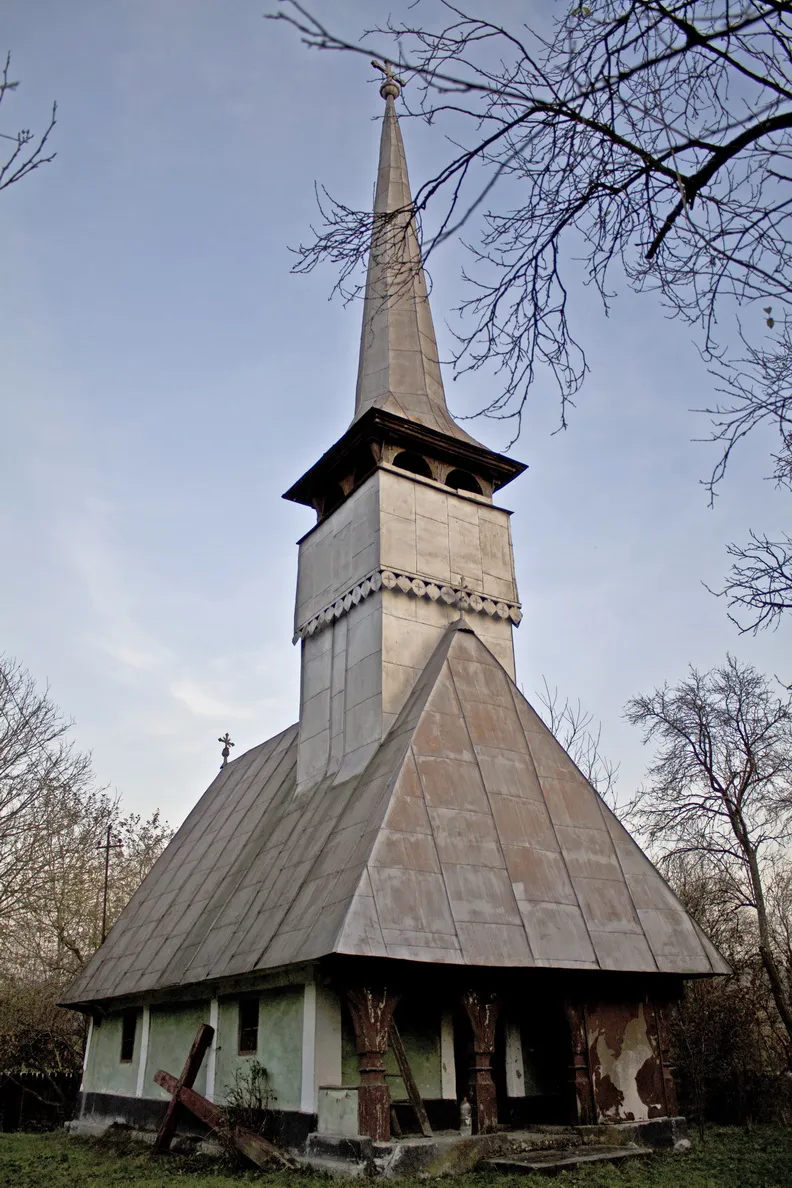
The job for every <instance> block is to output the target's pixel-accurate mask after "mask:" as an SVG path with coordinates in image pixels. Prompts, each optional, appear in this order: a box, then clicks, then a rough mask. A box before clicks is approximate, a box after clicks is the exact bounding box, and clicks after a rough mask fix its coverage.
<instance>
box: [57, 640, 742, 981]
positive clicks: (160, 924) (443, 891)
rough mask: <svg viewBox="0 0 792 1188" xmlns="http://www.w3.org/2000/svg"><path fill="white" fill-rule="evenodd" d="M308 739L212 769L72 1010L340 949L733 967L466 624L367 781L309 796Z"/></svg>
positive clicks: (440, 650)
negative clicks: (305, 785) (302, 756)
mask: <svg viewBox="0 0 792 1188" xmlns="http://www.w3.org/2000/svg"><path fill="white" fill-rule="evenodd" d="M296 731H297V728H296V727H294V726H292V727H290V728H289V729H288V730H286V731H284V733H283V734H280V735H278V736H277V737H276V738H274V739H270V740H269V742H266V743H264V744H262V746H260V747H255V748H254V749H253V750H252V751H249V752H247V754H245V755H242V756H240V758H238V759H236V760H235V761H234V762H233V763H230V764H229V765H228V767H227V768H226V769H225V771H224V772H222V773H221V774H220V775H219V776H218V777H217V779H216V780H215V781H214V783H213V784H212V785H211V787H210V788H209V790H208V791H207V792H206V794H205V795H204V796H203V798H202V799H201V801H200V802H199V803H198V805H197V806H196V808H195V809H194V810H193V812H192V813H191V814H190V816H189V817H188V818H187V820H186V821H185V823H184V825H183V826H182V827H181V829H180V830H179V832H178V833H177V835H176V837H175V838H174V840H173V841H172V842H171V844H170V845H169V846H168V848H167V850H166V851H165V853H164V854H163V855H162V857H161V858H160V860H159V862H158V863H157V864H156V866H155V867H154V868H153V870H152V871H151V873H150V874H149V875H148V877H147V878H146V880H145V881H144V883H143V885H142V886H141V888H140V890H139V891H138V892H137V894H136V895H135V896H134V898H133V899H132V901H131V902H130V904H129V906H128V907H127V908H126V910H125V911H124V912H123V914H122V915H121V917H120V919H119V920H118V922H117V923H116V925H115V926H114V928H113V929H112V931H111V932H110V935H109V936H108V939H107V941H106V942H105V944H104V945H103V946H102V948H101V949H100V950H99V951H98V952H97V953H96V954H95V955H94V957H93V958H92V959H91V960H90V961H89V963H88V965H87V966H86V968H85V970H84V971H83V973H82V974H81V975H80V977H79V978H78V979H77V980H76V982H75V983H74V984H73V985H72V986H71V987H70V989H69V991H68V995H67V1001H68V1002H69V1003H71V1004H86V1003H88V1002H91V1001H95V1000H98V999H106V998H112V997H117V996H121V995H129V994H136V993H142V992H145V991H152V990H159V989H163V988H165V987H169V986H176V985H189V984H193V983H196V982H200V981H203V980H206V979H218V978H223V977H227V976H230V975H235V974H243V973H249V972H252V971H256V970H265V969H272V968H275V967H279V966H284V965H289V964H293V963H297V962H302V961H309V960H314V959H317V958H319V957H322V956H325V955H328V954H330V953H346V954H353V955H358V956H381V957H392V958H401V959H409V960H415V961H428V962H444V963H453V964H465V965H483V966H510V967H557V968H568V969H601V970H620V971H629V970H634V971H650V972H663V973H680V974H711V973H726V972H728V970H729V967H728V965H727V964H726V962H725V961H724V960H723V958H722V957H721V956H720V954H719V953H718V952H717V950H716V949H715V948H714V946H713V945H712V944H711V943H710V942H709V941H708V940H707V938H706V937H705V936H704V934H703V933H702V932H701V930H700V929H698V928H697V926H696V925H695V924H694V923H693V921H692V920H691V919H690V918H689V917H688V915H687V914H686V912H685V911H684V909H683V907H682V905H681V904H680V902H679V900H678V899H677V898H676V896H675V895H674V893H673V892H672V891H671V889H670V888H669V887H668V885H667V884H666V883H665V881H664V880H663V879H662V878H661V876H660V875H659V874H658V872H657V871H656V870H655V868H654V867H653V866H652V864H651V863H650V862H649V860H648V859H647V858H646V856H645V855H644V854H643V853H642V851H641V850H640V848H639V847H638V845H637V844H636V843H635V842H634V841H633V839H632V838H631V837H630V835H629V834H628V833H627V831H626V830H625V829H624V827H623V826H622V825H621V824H620V823H619V821H618V820H617V819H616V817H615V816H614V814H613V813H612V812H611V811H610V810H609V809H608V807H607V806H606V805H605V804H604V802H603V801H602V800H601V798H600V797H599V796H598V795H597V793H596V792H595V790H594V789H593V788H592V786H591V784H589V783H588V781H587V780H586V779H585V778H584V777H583V775H582V774H581V773H580V771H579V770H578V768H577V767H576V766H575V765H574V763H573V762H572V760H571V759H570V758H569V756H568V755H567V754H566V752H565V751H564V750H563V748H562V747H561V746H560V745H559V743H558V742H557V741H556V740H555V739H554V738H553V736H552V735H551V734H550V731H549V730H548V728H547V727H546V726H545V724H544V723H543V722H542V720H541V719H540V718H539V717H538V715H537V714H536V713H535V712H534V710H533V709H532V708H531V706H530V705H529V703H528V701H527V700H526V699H525V697H523V695H522V694H521V693H520V691H519V690H518V689H517V687H516V686H515V684H514V683H513V681H512V680H511V679H510V677H509V676H508V674H507V673H506V671H505V670H504V669H503V668H502V667H501V665H500V664H499V663H498V661H497V660H496V659H495V657H494V656H493V655H492V653H491V652H490V651H489V650H488V649H487V648H486V647H485V645H484V644H483V643H482V642H481V640H480V639H479V638H478V637H477V636H476V635H475V634H474V633H473V632H472V631H470V630H469V629H467V628H465V627H464V626H463V625H462V624H461V623H458V624H452V626H450V627H449V628H448V629H447V631H446V633H445V634H444V636H443V638H442V640H441V641H440V643H439V644H438V646H437V649H436V650H435V652H434V654H433V656H432V657H431V659H430V661H429V663H428V664H427V666H426V668H425V669H424V672H423V673H422V675H421V677H420V679H419V680H418V682H417V684H416V686H415V688H414V689H413V691H412V693H411V694H410V697H409V698H408V700H407V703H406V704H405V706H404V709H403V710H402V712H401V714H400V715H399V718H398V719H397V721H396V722H395V723H394V726H393V727H392V729H391V731H390V733H389V734H388V736H387V737H386V738H385V740H384V741H383V743H382V745H381V746H380V748H379V750H378V751H377V753H376V755H375V756H374V758H373V759H372V760H371V762H370V763H369V766H368V767H367V768H366V770H365V771H364V772H363V773H362V775H360V776H358V777H356V778H355V779H353V780H349V781H347V782H346V783H344V784H340V785H339V784H333V782H332V777H331V778H329V779H327V780H324V781H322V782H320V783H319V784H317V785H316V786H315V787H314V788H313V789H309V790H308V791H307V792H304V793H301V794H298V793H297V792H296V781H295V761H296V745H297V733H296Z"/></svg>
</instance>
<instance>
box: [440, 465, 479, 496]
mask: <svg viewBox="0 0 792 1188" xmlns="http://www.w3.org/2000/svg"><path fill="white" fill-rule="evenodd" d="M446 486H447V487H453V489H454V490H455V491H467V492H468V494H470V495H483V494H484V492H483V491H482V489H481V483H480V482H479V481H478V479H477V478H474V476H473V475H472V474H471V473H470V472H469V471H468V470H458V469H457V470H451V471H449V473H448V474H447V475H446Z"/></svg>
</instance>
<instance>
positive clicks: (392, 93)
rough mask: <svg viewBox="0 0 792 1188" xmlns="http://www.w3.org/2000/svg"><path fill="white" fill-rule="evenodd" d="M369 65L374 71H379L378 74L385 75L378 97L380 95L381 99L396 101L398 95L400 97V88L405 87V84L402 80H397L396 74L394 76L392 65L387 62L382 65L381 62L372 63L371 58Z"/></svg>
mask: <svg viewBox="0 0 792 1188" xmlns="http://www.w3.org/2000/svg"><path fill="white" fill-rule="evenodd" d="M371 65H372V66H373V67H374V69H375V70H379V72H380V74H384V75H385V80H384V82H383V84H382V86H381V87H380V95H382V98H383V99H398V98H399V95H401V89H402V87H403V86H406V84H405V81H404V79H403V78H399V77H398V76H397V75H396V74H394V72H393V64H392V63H391V62H388V61H386V62H385V63H384V64H383V63H382V62H376V61H374V59H373V58H372V60H371Z"/></svg>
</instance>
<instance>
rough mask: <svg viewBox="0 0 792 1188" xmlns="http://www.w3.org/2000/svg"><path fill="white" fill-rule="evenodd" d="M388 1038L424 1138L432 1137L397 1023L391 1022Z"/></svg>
mask: <svg viewBox="0 0 792 1188" xmlns="http://www.w3.org/2000/svg"><path fill="white" fill-rule="evenodd" d="M388 1039H389V1040H390V1046H391V1047H392V1048H393V1054H394V1056H395V1057H396V1063H397V1064H398V1066H399V1072H400V1073H401V1079H402V1080H403V1081H404V1087H405V1089H406V1090H407V1096H408V1097H409V1099H410V1104H411V1105H412V1108H413V1109H414V1110H415V1116H416V1118H417V1119H418V1125H419V1127H420V1128H421V1134H422V1135H423V1136H424V1138H431V1137H432V1128H431V1126H430V1125H429V1119H428V1117H427V1115H426V1108H425V1106H424V1103H423V1098H422V1097H421V1094H420V1093H419V1092H418V1086H417V1085H416V1083H415V1077H414V1076H413V1075H412V1069H411V1068H410V1062H409V1060H408V1059H407V1053H406V1052H405V1050H404V1044H403V1043H402V1038H401V1036H400V1035H399V1029H398V1027H397V1026H396V1024H395V1023H391V1025H390V1029H389V1031H388Z"/></svg>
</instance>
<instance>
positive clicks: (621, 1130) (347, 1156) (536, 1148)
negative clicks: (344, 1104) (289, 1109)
mask: <svg viewBox="0 0 792 1188" xmlns="http://www.w3.org/2000/svg"><path fill="white" fill-rule="evenodd" d="M689 1146H690V1142H689V1140H688V1137H687V1123H686V1121H685V1119H684V1118H656V1119H652V1120H651V1121H649V1122H623V1123H618V1124H616V1123H614V1124H612V1125H605V1126H536V1127H532V1128H531V1129H530V1130H514V1131H499V1132H497V1133H495V1134H477V1135H461V1134H458V1133H454V1134H438V1135H435V1136H434V1137H433V1138H430V1139H427V1138H404V1139H395V1140H393V1141H392V1142H390V1143H372V1142H371V1140H370V1139H367V1138H364V1137H363V1136H360V1135H359V1136H357V1137H356V1138H349V1137H341V1136H338V1137H335V1138H334V1137H332V1136H330V1135H319V1134H312V1135H310V1136H309V1138H308V1142H307V1144H306V1148H305V1152H304V1154H303V1155H302V1159H303V1161H304V1162H305V1163H307V1164H308V1165H309V1166H311V1167H313V1168H315V1169H316V1170H317V1171H324V1172H330V1173H331V1174H335V1175H342V1176H358V1175H363V1174H371V1173H372V1172H373V1173H376V1174H379V1175H383V1176H387V1177H390V1176H421V1177H424V1176H425V1177H430V1176H447V1175H460V1174H462V1173H463V1172H469V1171H474V1170H476V1169H477V1168H479V1167H481V1166H482V1165H483V1164H485V1163H487V1162H488V1161H489V1160H495V1159H500V1160H510V1161H518V1160H520V1159H525V1158H526V1157H529V1156H531V1155H532V1154H533V1155H536V1154H537V1153H539V1152H544V1153H546V1154H547V1155H548V1156H549V1154H550V1153H551V1152H557V1153H560V1152H562V1151H563V1152H564V1153H565V1154H566V1155H569V1154H570V1153H571V1152H575V1151H578V1152H580V1153H581V1155H582V1154H584V1153H586V1152H590V1153H591V1154H595V1153H596V1152H597V1151H598V1150H599V1149H603V1150H604V1149H607V1150H608V1151H609V1152H613V1151H614V1150H615V1149H618V1150H621V1151H623V1152H624V1153H625V1154H627V1153H632V1154H637V1153H639V1152H640V1153H645V1152H646V1150H647V1149H658V1148H665V1149H667V1150H669V1149H670V1150H678V1151H681V1150H686V1149H687V1148H688V1147H689ZM616 1158H618V1154H617V1155H616Z"/></svg>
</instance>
